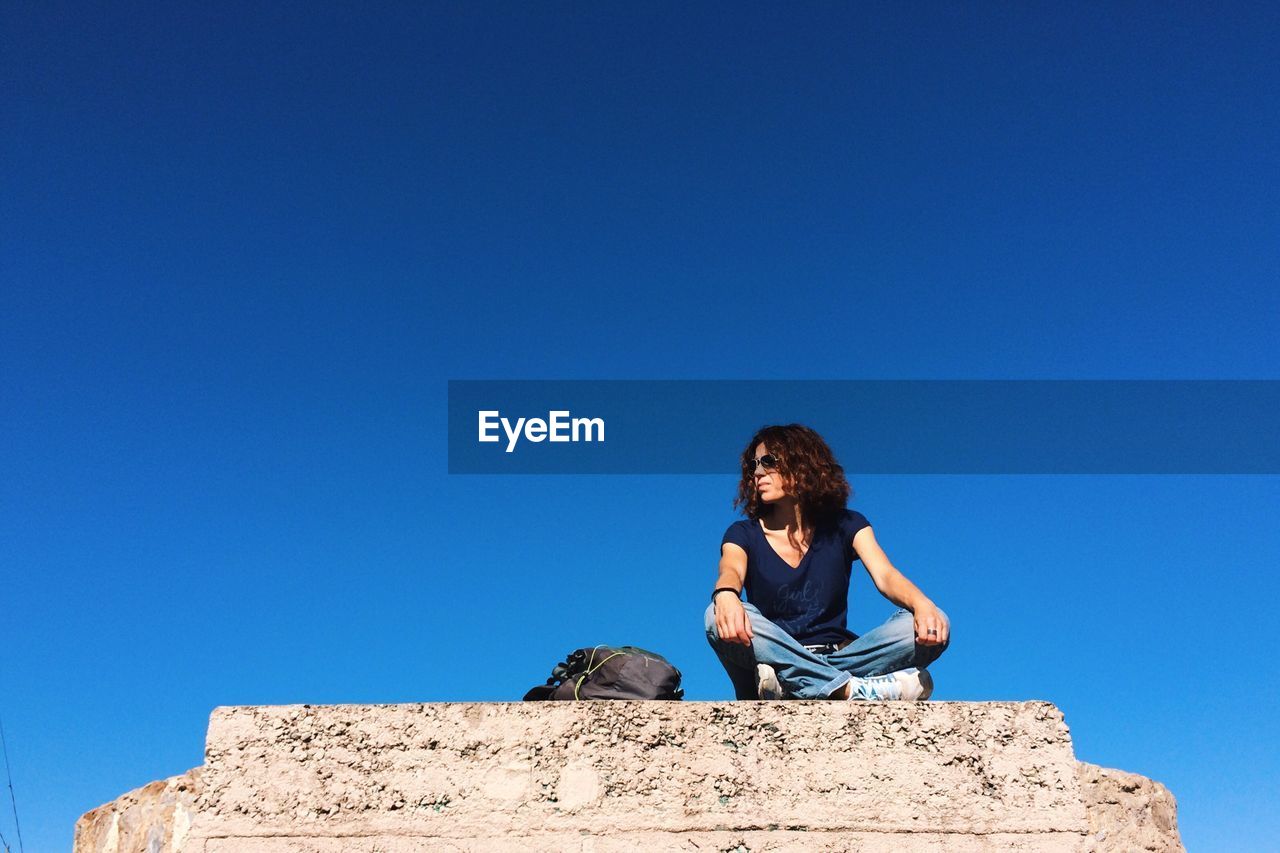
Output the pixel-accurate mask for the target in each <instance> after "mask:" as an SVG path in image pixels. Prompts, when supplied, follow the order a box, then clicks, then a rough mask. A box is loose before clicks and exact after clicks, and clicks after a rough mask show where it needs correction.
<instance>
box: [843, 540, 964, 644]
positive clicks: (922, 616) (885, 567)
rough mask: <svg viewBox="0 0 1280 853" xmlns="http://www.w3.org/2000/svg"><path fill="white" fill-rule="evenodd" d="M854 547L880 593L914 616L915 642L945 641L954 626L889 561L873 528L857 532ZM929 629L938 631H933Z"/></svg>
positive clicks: (939, 642) (933, 642)
mask: <svg viewBox="0 0 1280 853" xmlns="http://www.w3.org/2000/svg"><path fill="white" fill-rule="evenodd" d="M853 547H854V550H856V551H857V552H858V558H859V559H860V560H862V565H863V567H865V568H866V570H867V574H869V575H871V581H872V583H874V584H875V585H876V589H878V590H880V594H881V595H883V596H884V597H885V598H887V599H889V600H890V601H892V602H893V603H894V604H896V605H898V606H899V607H905V608H907V609H908V610H910V611H911V612H912V614H913V615H914V616H915V628H916V642H918V643H920V644H921V645H925V646H932V645H938V644H941V643H945V642H946V641H947V638H948V637H949V635H950V633H951V626H950V625H949V624H948V623H947V620H946V618H945V617H944V616H943V614H942V611H941V610H939V609H938V606H937V605H936V604H934V603H933V601H932V600H930V598H929V597H928V596H927V595H925V594H924V593H923V592H921V591H920V588H919V587H918V586H916V585H915V584H913V583H912V582H911V581H909V580H907V576H906V575H904V574H903V573H902V572H900V571H898V569H897V568H896V567H895V566H894V565H893V563H891V562H889V557H888V555H887V554H885V552H884V549H883V548H881V547H880V543H879V542H877V541H876V535H875V533H874V532H872V530H871V528H870V527H864V528H862V529H861V530H859V531H858V532H857V533H855V534H854V536H853ZM929 631H934V632H935V633H933V634H930V633H929Z"/></svg>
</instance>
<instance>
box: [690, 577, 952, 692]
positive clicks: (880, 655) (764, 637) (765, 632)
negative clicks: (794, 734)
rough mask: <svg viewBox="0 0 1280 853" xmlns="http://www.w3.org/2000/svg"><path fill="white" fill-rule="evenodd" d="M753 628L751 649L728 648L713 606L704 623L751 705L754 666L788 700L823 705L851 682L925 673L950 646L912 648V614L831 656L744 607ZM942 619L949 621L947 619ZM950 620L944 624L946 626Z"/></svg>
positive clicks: (738, 689)
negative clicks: (766, 671) (768, 674)
mask: <svg viewBox="0 0 1280 853" xmlns="http://www.w3.org/2000/svg"><path fill="white" fill-rule="evenodd" d="M742 606H743V607H744V608H745V609H746V611H747V619H748V620H750V622H751V635H752V639H751V645H750V646H744V645H742V644H741V643H727V642H724V641H723V640H721V639H720V634H719V632H718V631H717V630H716V611H715V604H714V603H712V604H711V606H710V607H708V608H707V612H706V616H705V619H704V622H705V623H706V629H707V642H709V643H710V644H711V648H713V649H714V650H715V653H716V657H718V658H720V663H721V664H723V665H724V668H725V672H727V673H729V680H730V681H732V682H733V692H734V695H735V696H736V698H738V699H755V698H757V695H756V664H758V663H767V664H769V665H770V666H772V667H773V668H774V671H776V672H777V674H778V683H779V684H781V685H782V690H783V692H784V693H786V694H787V696H789V697H793V698H796V699H826V698H827V697H829V696H830V695H831V694H832V693H835V692H836V691H837V690H839V689H840V688H841V687H843V686H844V685H845V683H846V682H848V681H849V680H850V679H852V678H854V677H861V676H868V675H884V674H885V673H886V672H893V671H895V670H899V669H908V668H909V667H916V668H918V669H924V668H925V667H927V666H928V665H929V664H931V663H933V662H934V661H935V660H937V659H938V658H939V657H940V656H941V655H942V653H943V652H944V651H946V649H947V647H948V646H949V645H950V644H951V639H950V637H948V638H947V642H946V643H943V644H941V645H936V646H922V645H918V644H917V643H916V630H915V617H914V616H913V615H912V613H911V611H910V610H906V609H902V610H899V611H898V612H897V613H894V614H893V615H892V616H890V617H889V618H888V619H887V620H885V622H884V624H882V625H880V626H878V627H876V628H873V629H872V630H870V631H868V632H867V633H865V634H863V635H862V636H860V637H858V638H857V639H856V640H854V641H853V642H852V643H850V644H849V645H847V646H845V647H844V648H843V649H840V650H839V651H836V652H832V653H831V654H829V655H823V654H817V653H815V652H811V651H809V650H808V649H806V648H805V647H804V646H802V645H801V644H800V642H799V641H798V640H796V639H795V638H794V637H792V636H791V635H790V634H788V633H787V632H786V631H784V630H782V629H781V628H779V627H778V626H777V625H776V624H774V623H773V622H771V621H769V620H768V619H766V618H765V617H764V615H763V614H761V613H760V611H759V609H757V608H756V606H755V605H754V604H751V603H750V602H745V601H744V602H743V603H742ZM943 618H944V619H947V616H946V614H945V613H944V614H943ZM950 621H951V620H950V619H947V622H948V624H950Z"/></svg>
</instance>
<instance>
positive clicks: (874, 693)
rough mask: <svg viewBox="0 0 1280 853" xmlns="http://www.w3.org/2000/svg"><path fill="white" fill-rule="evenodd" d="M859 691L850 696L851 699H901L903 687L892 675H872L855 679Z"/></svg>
mask: <svg viewBox="0 0 1280 853" xmlns="http://www.w3.org/2000/svg"><path fill="white" fill-rule="evenodd" d="M854 680H855V681H857V682H859V683H858V689H857V690H855V691H853V693H851V694H850V698H855V697H856V698H861V699H901V698H902V685H901V684H899V683H898V679H897V678H896V677H895V676H894V675H892V674H889V675H870V676H866V677H864V678H857V677H855V679H854Z"/></svg>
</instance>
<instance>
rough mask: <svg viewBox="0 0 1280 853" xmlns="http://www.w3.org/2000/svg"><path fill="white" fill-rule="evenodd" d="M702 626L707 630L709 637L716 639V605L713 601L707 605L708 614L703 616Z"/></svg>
mask: <svg viewBox="0 0 1280 853" xmlns="http://www.w3.org/2000/svg"><path fill="white" fill-rule="evenodd" d="M702 624H703V626H704V627H705V628H706V629H707V636H709V637H714V636H717V634H716V603H715V602H714V601H713V602H711V603H710V604H709V605H707V610H706V613H704V614H703V616H702Z"/></svg>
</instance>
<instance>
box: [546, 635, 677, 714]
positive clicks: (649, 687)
mask: <svg viewBox="0 0 1280 853" xmlns="http://www.w3.org/2000/svg"><path fill="white" fill-rule="evenodd" d="M683 696H684V689H683V688H681V687H680V670H678V669H676V668H675V667H674V666H672V665H671V663H670V662H669V661H668V660H667V659H666V658H664V657H663V656H662V655H660V654H658V653H657V652H651V651H648V650H646V649H641V648H637V647H636V646H605V645H600V646H591V647H588V648H582V649H576V650H574V651H572V652H570V653H569V656H568V657H567V658H565V659H564V661H563V662H562V663H558V664H556V666H555V668H554V669H552V670H551V677H550V678H548V679H547V683H546V684H540V685H538V686H537V687H535V688H533V689H532V690H530V691H529V692H528V693H526V694H525V695H524V701H526V702H536V701H546V700H569V701H571V700H575V699H576V700H586V699H663V700H677V699H680V698H682V697H683Z"/></svg>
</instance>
